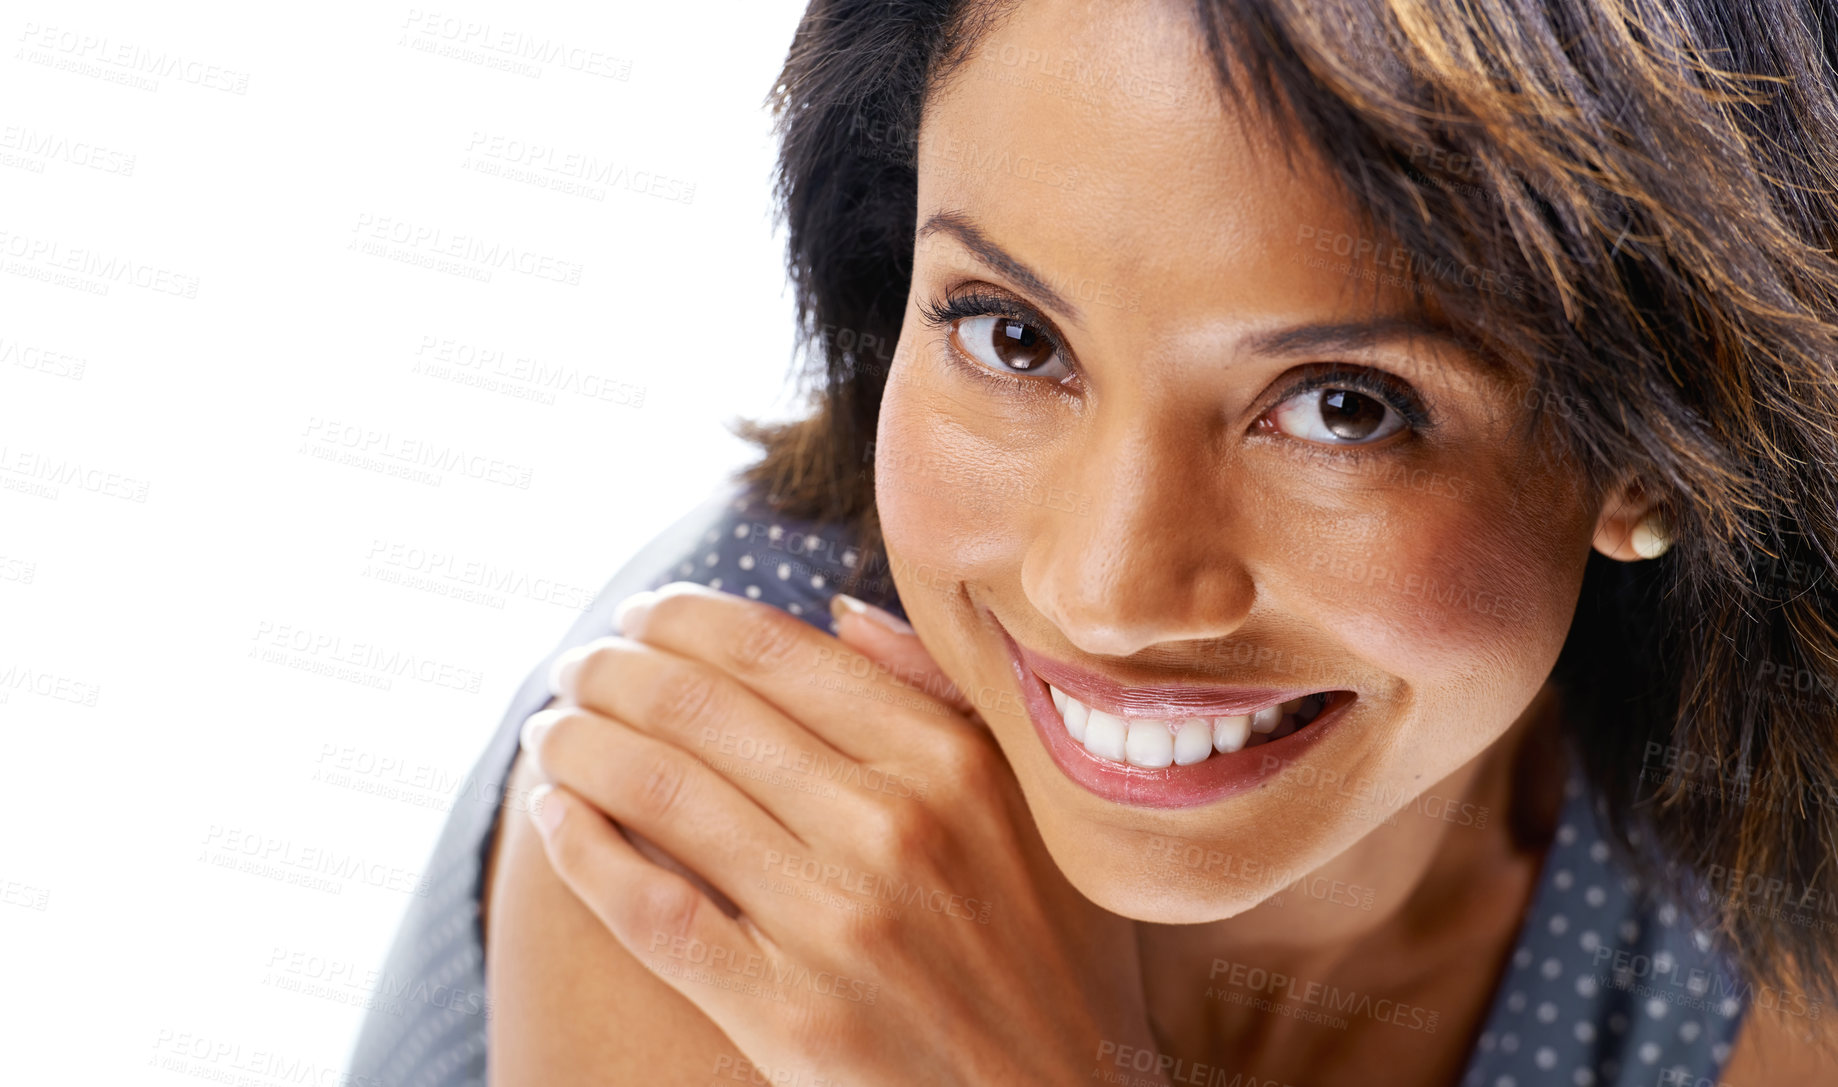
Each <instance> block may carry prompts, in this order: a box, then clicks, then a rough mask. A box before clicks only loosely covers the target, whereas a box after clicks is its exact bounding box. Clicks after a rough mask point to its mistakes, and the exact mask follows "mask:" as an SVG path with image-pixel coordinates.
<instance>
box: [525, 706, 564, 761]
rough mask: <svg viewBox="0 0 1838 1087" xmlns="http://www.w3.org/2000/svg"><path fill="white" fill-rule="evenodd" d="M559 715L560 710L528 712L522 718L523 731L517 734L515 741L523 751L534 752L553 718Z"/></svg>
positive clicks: (551, 723)
mask: <svg viewBox="0 0 1838 1087" xmlns="http://www.w3.org/2000/svg"><path fill="white" fill-rule="evenodd" d="M560 716H561V711H559V710H537V711H536V712H535V713H532V714H530V715H529V716H528V717H526V718H524V719H523V731H522V732H521V733H520V734H519V735H518V737H517V743H518V744H519V745H520V746H521V747H522V748H523V749H524V750H525V751H529V752H532V753H534V752H535V750H536V748H537V745H539V744H541V743H542V738H543V736H544V734H546V733H547V732H548V731H549V729H550V727H551V726H553V725H554V724H555V719H556V718H557V717H560Z"/></svg>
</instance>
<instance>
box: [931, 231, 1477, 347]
mask: <svg viewBox="0 0 1838 1087" xmlns="http://www.w3.org/2000/svg"><path fill="white" fill-rule="evenodd" d="M932 234H949V235H950V236H951V237H953V238H956V239H957V240H958V241H959V242H961V243H962V244H963V246H964V248H966V249H968V250H970V251H971V252H972V253H974V254H975V255H976V258H977V259H978V260H980V261H982V262H983V263H984V264H986V265H988V266H989V267H990V268H993V269H994V270H996V271H998V272H1000V273H1002V274H1003V275H1004V276H1006V277H1007V278H1009V279H1011V280H1014V281H1015V282H1016V283H1017V284H1019V285H1020V286H1021V287H1022V288H1023V289H1024V290H1026V291H1027V292H1028V293H1030V294H1032V295H1034V296H1035V297H1036V298H1038V299H1039V300H1040V301H1041V303H1042V304H1043V305H1046V306H1047V307H1048V308H1050V309H1054V310H1058V311H1059V312H1060V313H1061V314H1062V315H1063V316H1065V317H1066V318H1067V319H1068V320H1071V321H1074V322H1077V321H1078V320H1079V309H1078V307H1077V306H1075V305H1073V304H1072V303H1071V302H1068V301H1067V300H1066V299H1065V297H1064V296H1062V295H1061V294H1060V293H1059V292H1058V291H1056V290H1054V289H1053V288H1052V287H1050V286H1048V285H1047V281H1046V279H1045V277H1043V276H1042V275H1040V273H1038V272H1036V271H1034V270H1033V269H1032V268H1029V267H1028V266H1027V265H1026V264H1024V263H1022V262H1021V261H1019V260H1017V259H1015V257H1014V256H1013V255H1012V254H1010V253H1009V252H1008V250H1006V249H1003V248H1002V247H1001V246H999V245H997V244H996V243H995V242H993V241H991V240H990V238H989V236H988V235H987V234H984V233H983V232H982V230H980V229H978V227H977V225H976V224H975V223H972V222H971V221H970V220H969V218H968V217H966V216H965V215H964V214H963V213H961V212H956V211H941V212H937V213H935V214H933V215H932V216H931V217H930V218H928V219H927V220H926V221H925V225H924V226H922V227H920V228H919V236H920V237H921V238H924V237H928V236H930V235H932ZM1410 339H1427V340H1434V341H1436V342H1439V343H1443V344H1448V345H1450V346H1452V347H1455V348H1458V349H1460V350H1462V351H1465V352H1468V353H1470V354H1474V355H1476V357H1477V359H1478V360H1479V361H1480V362H1481V363H1482V364H1483V369H1487V368H1488V367H1487V363H1489V362H1490V361H1491V360H1490V359H1489V357H1488V356H1487V353H1486V352H1485V351H1483V350H1481V349H1480V347H1479V345H1478V344H1476V343H1473V342H1472V341H1470V340H1469V339H1468V338H1467V337H1464V336H1461V335H1459V334H1458V333H1457V332H1456V331H1455V330H1453V329H1451V328H1449V327H1448V326H1447V325H1445V324H1443V323H1441V322H1439V321H1436V320H1434V319H1432V318H1431V317H1430V316H1429V315H1427V314H1425V313H1420V312H1416V311H1406V312H1403V313H1391V314H1378V315H1375V316H1372V317H1368V318H1364V319H1362V320H1356V321H1319V322H1312V323H1308V324H1300V325H1290V326H1287V327H1285V328H1275V329H1269V330H1267V331H1264V332H1259V333H1256V334H1254V335H1252V336H1250V337H1248V338H1247V339H1245V340H1244V341H1243V342H1242V343H1241V344H1240V345H1239V348H1240V349H1241V350H1245V351H1249V352H1251V353H1252V354H1257V355H1308V354H1314V353H1317V352H1327V351H1363V350H1367V349H1369V348H1373V347H1377V346H1379V345H1381V344H1387V343H1393V342H1395V341H1398V340H1410Z"/></svg>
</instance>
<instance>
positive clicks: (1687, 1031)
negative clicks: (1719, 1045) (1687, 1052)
mask: <svg viewBox="0 0 1838 1087" xmlns="http://www.w3.org/2000/svg"><path fill="white" fill-rule="evenodd" d="M1703 1030H1704V1028H1703V1027H1701V1026H1699V1025H1698V1021H1697V1020H1696V1019H1687V1020H1685V1021H1684V1022H1683V1023H1681V1024H1679V1028H1678V1040H1679V1041H1681V1042H1686V1043H1690V1042H1695V1041H1697V1040H1698V1035H1699V1034H1700V1033H1701V1032H1702V1031H1703Z"/></svg>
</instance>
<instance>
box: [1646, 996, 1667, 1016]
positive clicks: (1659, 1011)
mask: <svg viewBox="0 0 1838 1087" xmlns="http://www.w3.org/2000/svg"><path fill="white" fill-rule="evenodd" d="M1665 1017H1666V1002H1665V1001H1663V1000H1661V999H1659V998H1658V997H1654V998H1653V999H1651V1000H1649V1001H1647V1018H1648V1019H1664V1018H1665Z"/></svg>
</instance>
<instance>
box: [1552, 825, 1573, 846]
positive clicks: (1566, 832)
mask: <svg viewBox="0 0 1838 1087" xmlns="http://www.w3.org/2000/svg"><path fill="white" fill-rule="evenodd" d="M1557 840H1558V841H1559V842H1560V843H1562V844H1564V845H1569V844H1570V843H1571V842H1574V841H1576V828H1575V827H1573V826H1571V825H1570V824H1569V823H1565V824H1564V825H1563V826H1561V827H1558V828H1557Z"/></svg>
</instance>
